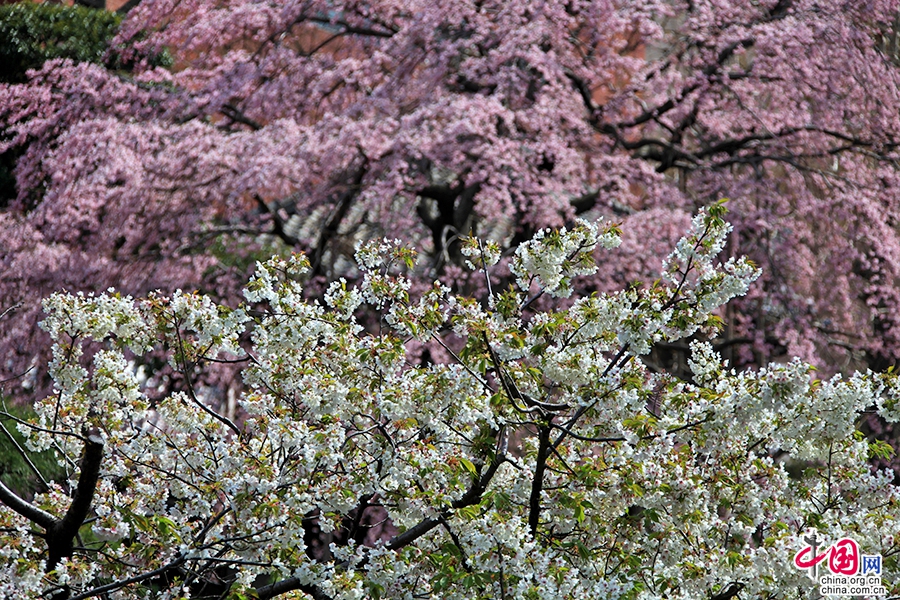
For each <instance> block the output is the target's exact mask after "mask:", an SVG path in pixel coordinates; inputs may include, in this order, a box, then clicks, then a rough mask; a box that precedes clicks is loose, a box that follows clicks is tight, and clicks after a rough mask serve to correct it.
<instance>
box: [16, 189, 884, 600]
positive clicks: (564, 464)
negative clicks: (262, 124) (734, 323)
mask: <svg viewBox="0 0 900 600" xmlns="http://www.w3.org/2000/svg"><path fill="white" fill-rule="evenodd" d="M722 212H723V211H722V210H721V207H720V206H714V207H712V208H709V209H706V210H704V211H702V212H701V213H700V214H699V216H698V217H697V218H696V219H695V221H694V225H693V228H692V230H691V231H690V232H688V234H687V235H686V236H685V237H684V238H683V240H682V242H680V243H679V245H678V246H677V249H676V251H675V253H674V254H673V255H672V256H671V257H670V259H669V260H668V261H667V263H666V265H667V266H666V267H665V268H664V270H665V271H666V272H667V273H668V274H669V277H668V279H667V280H664V281H661V282H659V283H658V284H657V285H655V286H652V287H650V288H630V289H628V290H625V291H619V292H614V293H595V294H592V295H589V296H584V297H580V298H576V299H574V300H573V301H571V302H569V303H567V304H559V305H555V304H554V302H560V303H562V302H563V301H562V300H559V301H552V302H549V303H548V304H547V305H543V304H541V305H540V306H539V305H538V304H537V303H534V302H530V298H532V297H533V295H534V293H536V289H535V286H538V288H539V289H542V290H543V291H546V292H548V294H547V295H548V296H562V295H564V294H563V293H562V292H563V290H564V289H565V288H566V286H567V285H568V284H567V283H566V281H567V280H568V279H569V278H571V277H573V276H575V275H577V274H579V273H583V272H588V271H589V270H590V269H591V268H592V264H593V262H594V261H595V260H598V259H599V260H603V259H604V257H603V255H602V254H603V253H607V252H609V250H608V248H609V247H611V246H614V245H615V241H616V240H615V237H616V236H617V235H618V234H617V233H616V232H614V231H611V230H609V231H607V233H605V234H600V233H599V231H600V230H599V229H598V228H597V226H596V225H594V224H588V223H579V224H578V225H576V226H575V227H574V228H571V229H565V230H563V229H560V230H556V231H549V230H548V231H542V232H540V233H539V234H538V235H536V237H535V239H534V240H532V241H531V242H528V243H526V244H524V245H523V246H522V248H523V249H522V251H521V253H520V255H519V256H518V257H517V260H516V261H515V262H514V263H513V265H512V267H511V268H512V269H513V270H514V271H515V278H516V279H517V280H518V281H519V282H520V287H519V288H518V289H512V290H509V291H507V292H503V293H501V294H496V295H495V297H494V298H493V299H492V301H490V302H488V301H486V299H481V301H479V300H476V299H473V298H467V297H465V296H462V295H458V294H455V293H453V292H452V291H451V289H450V288H449V287H447V286H444V285H442V284H440V283H437V284H435V285H433V286H432V287H430V288H426V289H425V291H423V292H422V293H421V294H420V295H419V296H418V297H416V293H415V292H413V291H411V290H412V288H411V287H410V286H409V285H408V284H407V283H408V281H409V280H408V279H406V275H405V273H408V272H409V271H411V270H412V271H414V270H415V261H416V256H415V254H414V253H413V252H411V251H409V250H407V249H405V248H403V247H402V246H401V245H398V244H395V243H394V242H392V241H377V242H373V243H369V244H365V245H362V246H360V247H359V248H358V251H357V257H358V268H359V269H360V271H361V272H362V274H363V278H362V280H361V282H360V283H358V284H351V283H348V282H346V281H337V282H335V283H334V284H332V285H331V286H329V287H328V291H327V293H326V294H325V302H324V303H321V302H316V301H309V300H305V299H304V298H303V296H302V278H303V277H304V274H305V273H306V272H307V270H308V268H309V263H308V261H306V260H305V258H303V257H302V256H299V255H297V256H293V257H291V258H282V257H275V258H272V259H270V260H268V261H264V262H260V263H259V264H258V265H257V271H256V275H255V276H254V277H253V278H252V280H251V281H250V283H249V284H248V285H247V288H246V290H245V296H246V299H247V303H246V304H244V305H242V306H240V307H238V308H236V309H230V308H227V307H224V306H221V305H217V304H216V303H214V302H212V301H211V300H209V299H208V298H205V297H203V296H201V295H198V294H185V293H178V294H175V295H173V296H172V297H171V298H165V297H162V296H151V297H149V298H146V299H142V300H137V301H135V300H132V299H131V298H127V297H120V296H117V295H115V294H114V293H112V292H108V293H106V294H100V295H95V296H92V297H87V296H79V295H71V294H56V295H54V296H53V297H52V298H51V299H50V300H48V301H47V302H46V304H45V308H46V310H47V312H48V314H47V318H46V319H45V321H44V322H43V326H44V327H45V328H46V329H47V330H48V331H49V332H50V333H51V334H52V336H53V339H54V343H55V346H54V356H55V358H54V364H53V366H52V369H51V372H52V374H53V376H54V379H55V384H56V392H55V393H54V394H52V395H50V396H48V397H47V398H45V399H43V400H41V401H39V402H38V403H37V405H36V410H37V412H38V417H37V418H36V419H35V420H34V421H33V422H29V423H24V422H23V423H22V424H21V429H22V430H23V432H25V433H27V435H28V436H29V444H30V445H31V447H34V448H49V449H52V450H53V451H54V452H56V454H57V456H58V458H59V460H60V463H61V464H62V465H63V466H65V467H66V468H67V474H68V477H67V481H61V482H50V483H49V484H48V489H46V490H39V492H38V493H37V494H36V495H35V496H34V500H33V502H31V503H29V502H26V501H24V500H21V499H19V501H20V503H17V502H16V501H15V497H14V496H10V494H11V493H10V492H9V491H8V490H5V488H0V500H2V501H3V502H2V503H0V556H2V557H3V558H4V560H3V561H2V565H3V566H0V590H2V591H7V592H8V591H9V590H15V593H16V594H17V596H18V597H21V598H34V599H37V598H40V597H46V596H47V595H48V594H52V593H56V592H58V591H60V590H65V593H66V594H67V595H68V596H67V597H71V598H87V597H90V596H92V595H96V594H101V593H102V594H105V595H107V596H108V597H110V598H121V599H125V598H135V597H154V598H156V597H158V598H171V599H174V598H184V597H188V596H191V595H193V596H202V595H208V594H211V593H214V594H216V595H217V596H223V597H234V598H240V597H259V598H272V597H275V596H278V595H281V594H287V593H289V592H296V593H297V594H298V597H302V595H306V596H311V597H313V598H319V599H323V598H334V599H338V598H340V599H348V600H349V599H357V598H372V599H377V598H408V599H412V598H421V597H431V598H460V599H462V598H467V599H468V598H479V599H485V600H487V599H490V598H516V599H522V600H525V599H529V600H530V599H534V598H546V599H551V598H552V599H556V598H571V599H585V600H587V599H595V598H622V599H640V600H651V599H655V598H669V599H671V598H683V599H689V598H692V599H695V598H709V597H716V596H717V595H719V594H721V593H723V591H725V590H727V589H729V588H732V587H733V586H737V589H740V590H741V595H742V597H753V598H757V597H758V598H788V597H794V596H793V595H794V594H795V593H796V589H797V588H798V587H802V586H805V585H808V580H807V579H806V575H805V574H804V573H802V572H800V571H797V570H795V569H793V568H792V566H791V557H792V556H793V554H794V553H795V552H796V551H797V550H798V549H799V544H800V543H801V542H802V537H803V536H804V535H805V532H806V531H807V530H808V529H809V528H815V529H817V530H818V531H819V532H820V533H821V534H822V535H823V537H824V536H827V537H829V538H832V539H839V538H841V537H845V536H852V537H853V539H855V540H857V541H858V543H859V544H860V546H861V547H863V548H864V549H865V550H866V551H867V553H871V554H874V553H880V554H882V556H884V557H885V561H884V581H886V582H887V583H890V582H892V581H898V580H897V579H894V578H895V577H896V575H897V574H898V572H900V570H898V565H897V560H896V556H897V554H898V552H897V550H898V544H900V530H898V529H897V523H898V519H900V490H898V488H897V487H896V485H894V484H893V483H892V480H891V477H890V476H889V475H888V474H887V473H886V472H873V471H872V470H871V469H870V467H869V465H868V463H867V459H868V457H869V455H870V453H872V452H873V451H880V447H879V446H878V445H877V444H871V443H870V442H869V441H868V440H866V439H865V438H864V437H862V436H860V435H858V434H857V432H856V431H855V427H854V425H855V420H856V418H857V416H858V415H859V413H860V412H861V411H864V410H878V411H880V412H882V413H883V414H884V416H885V417H886V418H891V419H895V418H896V398H897V392H896V390H897V386H898V384H897V381H896V378H895V376H894V375H892V374H886V375H877V374H874V373H858V374H856V375H854V376H852V377H849V378H847V379H842V378H840V377H835V378H833V379H831V380H828V381H818V380H814V379H813V378H812V377H811V376H810V367H809V366H808V365H807V364H805V363H803V362H801V361H799V360H796V361H793V362H790V363H786V364H773V365H770V366H769V367H767V368H764V369H761V370H759V371H744V372H736V371H735V370H733V369H730V368H729V365H728V364H726V363H725V362H724V361H723V359H722V358H721V357H719V356H718V355H717V354H716V353H715V352H714V351H713V349H712V346H711V345H710V344H709V343H707V342H695V343H694V344H693V346H692V348H693V350H692V355H691V362H690V369H691V372H692V377H693V382H685V381H681V380H678V379H675V378H673V377H670V376H665V375H660V374H657V373H653V372H651V371H650V370H649V369H648V368H647V367H646V366H645V364H644V363H643V362H642V361H641V359H640V357H641V355H642V354H643V353H645V352H646V351H647V350H648V349H649V348H651V347H652V346H653V345H654V344H655V343H656V342H658V341H659V340H672V339H678V338H680V337H686V336H689V335H691V334H693V333H695V332H697V331H698V330H699V329H701V328H702V329H707V330H709V329H710V328H711V327H713V328H714V324H715V319H714V317H715V315H714V314H713V313H714V312H715V311H716V310H719V308H720V305H719V303H721V302H725V301H727V300H729V299H730V298H733V297H734V296H736V295H739V294H743V293H745V292H746V291H747V290H748V289H749V287H750V286H751V284H752V282H753V281H754V279H755V278H757V277H758V271H757V270H755V269H754V268H752V266H750V265H748V264H747V263H746V262H743V261H741V260H736V261H726V262H724V263H722V262H719V261H718V259H717V257H716V253H717V252H718V251H719V250H720V249H721V248H722V247H723V245H724V243H725V240H726V235H727V232H728V230H729V227H728V226H727V224H726V223H724V221H723V220H722ZM538 248H542V249H546V251H547V252H548V253H549V254H550V257H549V258H547V259H545V260H542V259H541V258H540V257H539V256H538V255H537V249H538ZM542 251H543V250H542ZM476 256H482V255H481V252H480V251H479V253H478V254H474V253H473V257H476ZM485 262H487V261H485ZM487 269H488V265H487V264H485V265H483V266H482V273H483V274H484V276H486V277H489V274H488V273H487V271H486V270H487ZM538 293H539V292H538ZM365 305H368V306H370V307H374V309H376V310H378V311H380V313H381V314H382V315H383V317H384V318H383V319H382V320H380V321H379V324H378V325H377V326H376V327H373V328H366V327H365V326H364V324H362V323H360V322H358V321H357V317H356V315H357V313H358V312H359V310H360V309H361V308H362V307H364V306H365ZM422 345H426V346H428V347H433V348H434V349H435V351H434V353H433V354H432V358H431V359H423V358H422V355H421V354H419V355H418V357H417V356H416V355H414V354H413V352H412V349H413V348H415V347H421V346H422ZM438 350H441V351H443V355H442V356H446V357H447V360H446V361H438V360H434V357H435V356H439V353H438ZM153 352H157V353H158V352H162V353H163V354H164V355H166V356H168V357H169V358H170V361H171V368H172V369H173V370H174V372H176V373H177V374H178V375H179V376H180V377H182V378H183V380H184V381H185V385H184V386H183V389H181V390H180V391H175V392H172V393H169V394H167V395H165V397H163V398H162V399H160V400H152V401H151V398H150V397H149V396H148V393H149V392H150V391H151V390H150V389H149V388H148V387H147V385H146V381H147V380H146V378H145V379H141V378H139V377H138V376H137V369H136V368H135V364H137V363H142V362H144V363H145V364H147V365H148V368H150V367H149V365H151V364H152V361H150V360H147V361H145V358H148V357H149V358H153V357H154V356H155V357H156V358H155V360H156V361H157V362H158V356H159V355H158V354H153ZM223 360H225V361H239V362H241V363H242V364H243V370H242V375H243V390H242V391H241V392H240V395H239V397H238V399H237V403H238V405H239V407H240V410H239V414H240V419H233V418H231V417H230V416H229V415H227V414H224V413H223V411H222V407H221V406H218V405H217V404H216V403H214V402H212V400H213V398H214V396H212V395H210V394H208V393H204V390H203V388H202V386H201V385H200V384H199V383H196V382H199V381H200V376H201V374H202V372H203V370H204V369H206V368H209V367H210V366H211V365H214V364H216V361H223ZM98 448H102V456H101V457H100V458H96V457H97V456H98V454H97V449H98ZM91 457H95V458H91ZM92 460H94V461H95V462H93V463H92V462H91V461H92ZM91 472H94V473H96V480H94V481H93V482H92V483H90V485H92V494H93V496H92V501H91V507H90V510H89V511H88V513H86V514H85V515H84V524H83V525H82V526H81V528H80V532H81V534H80V537H78V539H75V538H76V535H75V534H76V533H77V532H78V529H76V530H74V531H73V532H70V535H71V536H72V539H70V540H69V543H70V546H69V548H70V551H63V552H61V553H60V555H59V556H57V557H56V558H55V559H54V560H55V562H51V561H50V559H48V552H47V548H48V547H49V545H50V544H53V543H55V542H54V537H53V535H55V533H53V532H57V529H55V527H56V525H55V523H58V522H62V521H61V519H62V516H63V515H68V514H70V513H71V511H73V510H75V506H76V505H77V504H78V498H77V497H76V499H75V500H72V499H70V490H74V489H76V488H78V489H79V490H81V489H82V488H83V487H84V486H86V485H89V483H85V482H86V481H87V482H90V477H91V476H90V473H91ZM79 493H83V492H79ZM40 527H45V528H46V532H47V535H46V536H44V534H40V535H39V532H38V528H40ZM315 532H318V533H315ZM316 535H318V536H324V540H325V542H324V545H320V546H318V547H314V545H313V542H314V541H315V539H316V537H315V536H316ZM42 536H43V537H42ZM329 542H330V543H329ZM897 591H898V590H894V592H895V593H896V592H897ZM229 594H230V596H229Z"/></svg>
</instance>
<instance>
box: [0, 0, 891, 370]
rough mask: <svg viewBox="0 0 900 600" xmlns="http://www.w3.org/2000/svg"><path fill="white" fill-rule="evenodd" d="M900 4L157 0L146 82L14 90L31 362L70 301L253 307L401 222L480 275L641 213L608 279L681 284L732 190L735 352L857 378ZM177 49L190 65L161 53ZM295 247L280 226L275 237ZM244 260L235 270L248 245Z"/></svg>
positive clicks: (885, 226) (7, 346) (864, 344)
mask: <svg viewBox="0 0 900 600" xmlns="http://www.w3.org/2000/svg"><path fill="white" fill-rule="evenodd" d="M898 10H900V6H898V2H897V1H895V0H881V1H872V2H859V1H857V0H848V1H844V2H841V1H835V0H827V1H814V0H793V1H792V0H777V1H776V0H765V1H763V0H752V1H751V0H728V1H723V0H688V1H683V2H675V1H672V2H667V1H662V0H656V1H651V0H634V1H632V0H629V1H624V0H621V1H618V2H617V1H612V0H595V1H576V0H573V1H570V2H558V1H555V0H554V1H549V0H548V1H546V2H536V1H533V0H527V1H526V0H504V1H500V0H497V1H479V2H476V1H471V0H467V1H463V0H447V1H444V2H434V1H433V0H429V1H426V2H422V1H414V0H392V1H370V2H323V1H308V2H301V1H279V2H265V1H258V0H222V1H219V2H210V1H208V0H144V1H143V2H142V3H141V4H140V5H139V6H138V8H136V9H135V10H134V11H133V12H132V13H131V14H130V15H129V17H128V18H127V20H126V21H125V23H124V24H123V26H122V30H121V32H120V34H119V37H118V39H117V42H116V44H118V45H126V44H127V45H128V47H129V48H131V50H128V52H133V56H131V57H127V58H132V59H134V60H136V61H137V64H138V65H139V66H138V68H137V69H136V71H135V72H134V73H131V74H124V73H117V72H112V71H109V70H107V69H104V68H103V67H100V66H95V65H87V64H80V65H76V64H72V63H70V62H51V63H48V64H47V65H46V66H45V67H44V69H43V70H42V71H40V72H37V73H34V74H33V76H32V78H31V80H30V82H29V83H27V84H25V85H18V86H0V119H2V121H3V123H4V124H5V126H6V132H7V133H6V135H5V137H4V138H3V139H4V140H5V141H3V142H2V145H0V150H2V149H5V148H11V147H19V148H21V149H23V150H24V154H23V155H22V157H21V159H20V160H19V163H18V169H17V177H18V183H19V196H18V198H17V199H15V201H11V202H10V203H9V204H8V206H7V207H6V208H5V209H4V211H3V213H2V214H0V247H2V248H3V251H2V255H0V260H2V263H3V264H2V268H3V278H2V282H0V302H2V305H3V306H4V307H8V306H11V305H13V304H16V303H22V307H21V308H20V309H19V311H18V312H17V314H16V315H15V316H14V317H12V318H9V317H7V319H6V320H5V321H4V323H3V326H2V327H3V328H2V333H0V348H2V353H3V356H4V357H7V362H6V364H5V365H4V367H5V369H6V371H7V372H8V373H9V374H14V373H17V372H21V371H23V370H25V369H26V368H28V366H30V364H31V363H32V360H33V357H34V355H35V352H36V348H37V345H36V340H35V336H37V335H38V334H36V333H33V332H34V323H35V321H36V320H37V319H38V318H39V303H38V300H39V298H40V297H41V296H43V295H46V294H48V293H49V292H51V291H53V290H56V289H59V288H66V289H69V290H82V289H84V290H102V289H105V288H106V287H108V286H110V285H114V286H116V287H117V288H119V289H122V290H123V291H125V292H129V293H143V292H146V291H147V290H150V289H155V288H163V289H166V290H170V289H173V288H176V287H186V288H200V289H202V290H204V291H212V292H216V293H218V294H220V295H221V296H224V297H226V298H227V297H229V294H234V293H235V292H236V290H237V289H238V287H239V286H238V285H237V284H236V283H235V282H236V281H238V280H239V278H235V277H234V276H235V275H236V274H237V273H238V272H240V271H242V269H243V268H244V267H245V266H246V265H247V261H246V260H245V261H243V262H242V261H241V260H235V259H234V257H239V256H255V255H254V253H255V252H258V251H259V250H260V249H262V250H266V249H271V248H272V247H274V246H272V245H271V244H272V239H280V241H281V242H287V243H288V244H289V245H292V246H296V247H299V248H303V249H305V250H307V251H308V252H309V253H310V256H311V260H312V263H313V267H314V272H315V273H318V274H323V275H341V274H344V275H347V276H352V275H353V271H352V268H351V267H350V262H348V261H347V260H346V259H345V257H346V256H347V255H348V254H349V253H350V252H351V251H352V248H353V244H354V242H355V240H356V239H359V238H361V237H372V236H375V235H387V236H391V237H394V236H397V237H401V238H404V239H405V240H408V241H410V242H412V243H415V244H418V245H419V247H420V249H422V250H424V251H425V252H426V254H428V255H430V260H429V261H426V263H425V264H424V265H423V266H422V272H421V275H422V276H423V278H424V279H425V280H429V279H432V278H434V277H436V276H444V277H445V278H453V277H456V279H457V283H461V282H462V280H461V279H459V276H458V274H459V271H458V269H456V267H454V266H453V263H454V262H455V261H457V259H458V243H457V242H456V236H457V235H460V234H462V235H464V234H467V233H469V232H470V231H474V232H475V233H476V234H478V235H481V236H486V237H492V238H495V239H497V240H498V241H500V242H501V244H502V245H505V246H510V245H515V244H517V243H518V242H519V241H520V240H523V239H526V238H527V237H528V236H529V235H530V234H531V233H532V232H533V231H534V230H535V229H537V228H540V227H544V226H558V225H561V224H564V223H566V222H568V221H570V220H571V219H572V218H573V217H574V216H575V215H577V214H578V215H582V216H588V217H597V216H604V217H606V218H607V219H610V220H614V221H620V222H624V223H623V225H624V226H623V230H624V232H625V236H626V237H625V238H624V239H623V245H622V247H621V248H620V249H619V250H618V251H617V252H616V253H615V254H614V255H613V256H614V257H615V259H614V260H609V261H607V262H606V263H605V264H604V265H603V266H602V268H601V270H600V271H599V273H598V274H597V275H595V276H593V277H592V278H591V279H590V280H585V281H583V282H582V285H583V287H584V288H585V289H587V290H591V289H599V290H605V289H611V288H612V287H614V286H618V285H620V284H622V283H623V282H624V283H628V282H632V281H634V280H642V281H645V282H649V281H652V280H653V279H654V278H656V277H657V276H658V274H659V268H660V264H661V259H662V258H663V256H664V254H665V253H667V252H668V251H669V249H670V248H671V247H672V244H673V243H674V241H675V240H676V239H677V237H678V236H679V235H680V234H681V233H682V232H683V231H684V229H685V228H686V226H687V224H688V221H689V218H690V214H691V213H692V212H693V211H695V209H696V208H697V207H699V206H703V205H707V204H709V203H711V202H713V201H715V200H717V199H718V198H721V197H728V198H731V201H730V203H729V209H730V211H731V214H730V219H731V221H732V222H733V223H734V224H735V231H734V233H733V235H732V238H731V242H730V247H729V249H728V251H729V252H730V253H731V254H732V255H737V254H744V253H746V254H748V255H750V256H751V257H752V258H753V259H754V260H755V261H756V262H757V263H758V264H759V265H760V266H761V267H762V268H763V272H764V275H763V277H762V278H761V279H760V280H759V281H758V282H757V283H756V284H755V287H754V288H753V289H752V290H751V292H750V294H749V295H748V297H747V298H745V299H743V300H742V301H740V302H738V303H735V305H734V307H733V308H732V309H730V310H731V312H730V313H729V314H728V315H726V316H727V319H728V324H729V327H728V329H727V331H726V338H725V344H727V345H728V348H729V350H730V351H731V352H732V359H734V360H736V361H738V362H740V363H745V364H746V363H758V362H762V361H765V360H768V359H770V358H772V357H777V356H779V355H781V354H783V353H785V352H787V353H789V354H793V355H801V356H802V357H804V358H806V359H808V360H811V361H813V362H814V363H818V364H820V365H822V366H823V367H825V368H826V369H827V370H832V371H834V370H840V369H843V368H845V367H847V366H848V365H849V364H850V361H859V360H860V359H865V360H867V361H868V362H869V364H871V365H873V366H878V367H880V366H884V365H886V364H892V363H893V362H895V359H896V356H897V355H898V353H900V321H898V319H900V317H898V315H900V294H898V291H897V289H896V287H895V283H896V281H897V275H898V273H897V269H898V268H900V267H898V265H900V238H898V234H897V231H896V222H897V218H898V199H897V189H898V184H900V179H898V173H900V171H898V169H897V166H896V159H897V158H898V152H897V148H896V144H897V142H898V139H900V121H898V115H900V91H898V84H900V69H898V65H897V63H896V55H895V53H894V52H895V50H896V48H895V46H896V30H895V29H894V28H893V24H894V19H895V15H896V14H897V13H898ZM162 49H167V51H168V52H170V53H171V55H172V56H173V57H174V58H175V66H174V67H173V68H172V69H171V70H163V69H159V68H150V67H146V66H144V67H142V66H141V64H142V63H141V60H142V58H141V57H145V56H148V55H151V54H153V53H155V52H159V51H161V50H162ZM261 232H268V233H273V234H275V238H266V237H262V238H261V237H260V236H259V233H261ZM223 256H224V257H230V258H229V261H225V262H223V261H222V260H221V259H222V257H223Z"/></svg>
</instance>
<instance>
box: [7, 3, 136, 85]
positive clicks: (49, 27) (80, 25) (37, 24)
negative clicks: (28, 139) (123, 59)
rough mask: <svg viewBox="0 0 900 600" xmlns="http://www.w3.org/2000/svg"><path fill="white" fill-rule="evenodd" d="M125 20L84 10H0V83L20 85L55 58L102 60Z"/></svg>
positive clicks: (50, 7)
mask: <svg viewBox="0 0 900 600" xmlns="http://www.w3.org/2000/svg"><path fill="white" fill-rule="evenodd" d="M121 20H122V17H121V16H119V15H117V14H115V13H111V12H107V11H105V10H96V9H93V8H86V7H83V6H71V7H70V6H61V5H59V4H35V3H33V2H17V3H15V4H7V5H3V6H0V81H3V82H7V83H21V82H23V81H25V72H26V71H27V70H28V69H38V68H40V67H41V65H42V64H43V63H44V62H45V61H47V60H50V59H53V58H70V59H72V60H74V61H78V62H95V63H99V62H101V61H102V60H103V56H104V54H106V49H107V47H108V45H109V41H110V39H112V36H113V35H114V34H115V32H116V28H117V27H118V26H119V23H120V22H121Z"/></svg>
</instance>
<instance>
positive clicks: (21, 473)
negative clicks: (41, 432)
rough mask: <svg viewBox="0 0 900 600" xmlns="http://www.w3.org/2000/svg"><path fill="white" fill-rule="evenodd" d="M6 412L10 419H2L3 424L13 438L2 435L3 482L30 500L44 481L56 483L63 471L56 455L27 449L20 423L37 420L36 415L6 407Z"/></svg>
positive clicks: (25, 409)
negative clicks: (54, 480)
mask: <svg viewBox="0 0 900 600" xmlns="http://www.w3.org/2000/svg"><path fill="white" fill-rule="evenodd" d="M3 412H4V413H6V415H8V416H3V415H0V424H2V426H3V428H4V429H5V430H6V432H7V433H8V434H9V435H7V434H6V433H3V432H2V431H0V481H2V482H3V483H4V484H5V485H6V486H7V487H9V488H10V489H12V490H13V491H14V492H16V493H17V494H19V495H20V496H28V495H29V494H30V493H31V492H32V490H34V489H36V488H37V487H38V486H39V482H40V481H42V480H43V481H46V480H52V479H55V478H57V477H58V476H60V475H61V474H62V471H61V470H60V468H59V465H58V464H57V461H56V456H55V455H54V454H53V453H52V452H29V451H28V450H25V449H24V447H23V445H24V443H25V438H24V437H23V436H22V433H21V432H20V431H19V430H18V429H17V428H16V423H18V422H20V421H23V420H25V419H30V418H33V417H34V416H35V415H34V411H33V410H31V408H30V407H26V406H15V405H10V406H4V407H3ZM10 437H11V438H12V439H10ZM29 461H30V463H31V465H29ZM32 465H33V466H34V469H32ZM35 470H36V471H37V473H35Z"/></svg>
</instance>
